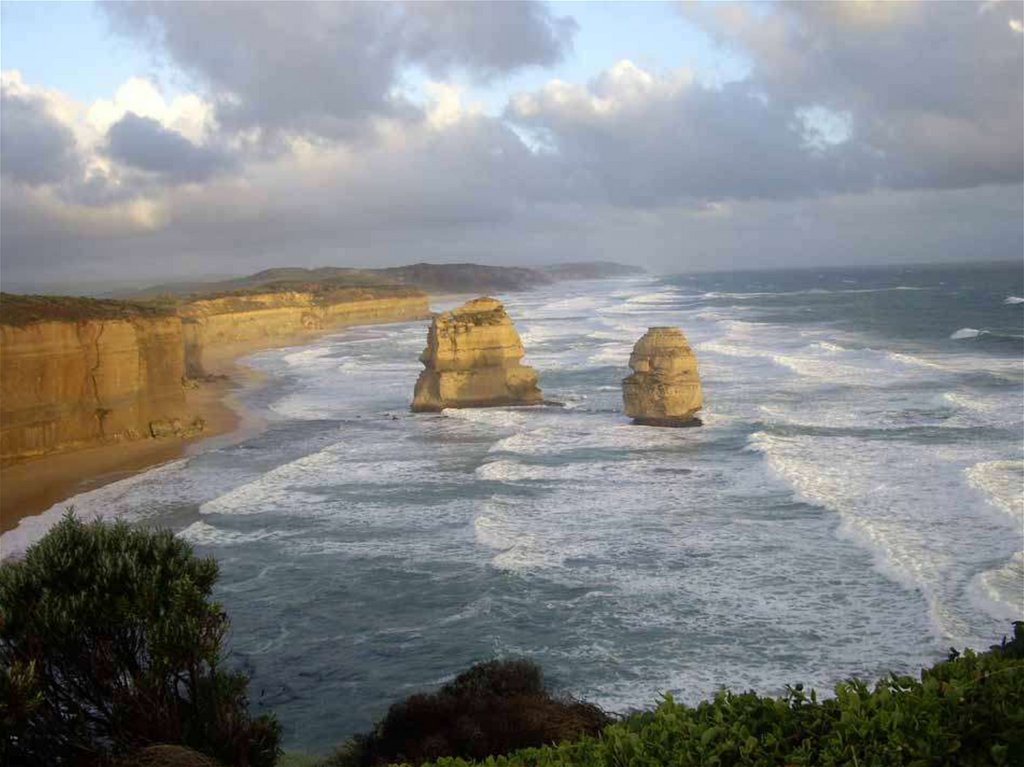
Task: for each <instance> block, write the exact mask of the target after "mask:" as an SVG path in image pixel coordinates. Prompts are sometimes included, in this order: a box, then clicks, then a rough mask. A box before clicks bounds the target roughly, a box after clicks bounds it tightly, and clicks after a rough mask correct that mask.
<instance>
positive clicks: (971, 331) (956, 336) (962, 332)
mask: <svg viewBox="0 0 1024 767" xmlns="http://www.w3.org/2000/svg"><path fill="white" fill-rule="evenodd" d="M984 332H985V331H984V330H977V329H975V328H960V329H959V330H957V331H956V332H954V333H953V334H952V335H950V338H951V339H952V340H954V341H961V340H963V339H965V338H977V337H978V336H980V335H981V334H982V333H984Z"/></svg>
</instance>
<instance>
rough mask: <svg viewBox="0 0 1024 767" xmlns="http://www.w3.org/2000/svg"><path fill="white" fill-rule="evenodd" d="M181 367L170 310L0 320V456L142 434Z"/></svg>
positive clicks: (176, 410) (179, 414)
mask: <svg viewBox="0 0 1024 767" xmlns="http://www.w3.org/2000/svg"><path fill="white" fill-rule="evenodd" d="M184 373H185V355H184V346H183V343H182V334H181V321H180V320H179V319H178V318H177V317H173V316H168V317H144V318H142V317H140V318H131V319H96V320H81V321H54V322H36V323H31V324H28V325H24V326H17V325H0V457H2V458H3V459H5V460H6V459H10V458H16V457H24V456H30V455H39V454H43V453H48V452H52V451H54V450H59V449H63V448H69V447H76V446H82V445H87V444H94V443H99V442H109V441H118V440H123V439H137V438H139V437H141V436H148V435H149V432H150V424H151V423H154V422H158V421H163V420H167V419H175V418H183V417H185V415H186V413H185V393H184V389H183V388H182V377H183V376H184ZM156 428H159V425H157V426H156Z"/></svg>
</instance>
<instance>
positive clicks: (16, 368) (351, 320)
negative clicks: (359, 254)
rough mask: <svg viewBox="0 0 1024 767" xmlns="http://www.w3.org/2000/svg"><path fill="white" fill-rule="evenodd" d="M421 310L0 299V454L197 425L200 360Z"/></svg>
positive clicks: (344, 302) (410, 306) (396, 301)
mask: <svg viewBox="0 0 1024 767" xmlns="http://www.w3.org/2000/svg"><path fill="white" fill-rule="evenodd" d="M426 316H429V307H428V303H427V296H426V294H424V293H422V292H420V291H416V290H412V289H410V288H401V287H399V288H366V289H361V288H360V289H343V290H331V291H322V290H321V291H315V290H310V291H308V292H304V291H279V292H268V293H258V294H247V295H237V296H221V297H215V298H208V299H203V300H195V301H190V302H186V303H182V304H177V305H172V306H165V307H161V306H160V305H148V306H146V305H138V304H130V303H124V302H119V301H96V300H90V299H78V298H64V297H43V296H12V295H8V294H4V295H3V296H2V297H0V461H2V462H3V463H5V464H6V463H9V462H11V461H14V460H21V459H24V458H31V457H34V456H42V455H48V454H50V453H54V452H59V451H66V450H73V449H77V448H83V447H88V446H93V445H109V444H114V443H119V442H126V441H132V440H136V439H142V438H167V437H189V436H192V435H194V434H196V433H198V432H199V431H201V430H202V428H203V422H202V420H201V419H197V418H196V416H195V414H194V413H192V412H190V408H189V406H188V404H187V398H186V394H187V391H186V389H187V387H191V386H194V385H195V381H194V379H196V378H202V377H204V376H206V375H208V374H211V373H220V372H223V370H221V369H218V367H217V365H211V363H210V360H211V359H213V360H223V359H226V358H227V357H228V356H230V355H228V354H227V353H226V352H227V351H228V350H230V352H231V353H243V352H245V351H249V350H253V349H256V348H259V347H261V346H268V345H272V344H277V343H287V342H288V341H289V340H296V339H297V338H298V337H300V336H302V335H303V334H308V333H311V332H313V331H318V330H323V329H328V328H331V327H338V326H342V325H347V324H358V323H372V322H394V321H400V320H409V319H418V318H422V317H426Z"/></svg>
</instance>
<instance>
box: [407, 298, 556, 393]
mask: <svg viewBox="0 0 1024 767" xmlns="http://www.w3.org/2000/svg"><path fill="white" fill-rule="evenodd" d="M524 353H525V352H524V350H523V343H522V341H520V339H519V334H518V333H517V332H516V329H515V326H514V325H513V324H512V320H511V319H509V316H508V314H506V313H505V307H504V306H502V304H501V301H498V300H497V299H495V298H486V297H485V298H475V299H473V300H472V301H469V302H467V303H465V304H463V305H462V306H460V307H459V308H458V309H453V310H452V311H450V312H443V313H441V314H438V315H436V316H435V317H434V320H433V322H431V323H430V330H429V331H428V332H427V348H426V349H425V350H424V351H423V354H421V355H420V361H421V362H422V363H423V365H424V366H425V367H426V370H424V371H423V372H422V373H420V377H419V379H418V380H417V381H416V391H415V393H414V394H413V400H412V409H413V412H430V411H438V410H442V409H444V408H446V407H494V406H498V405H536V404H539V403H541V402H542V401H543V395H542V394H541V391H540V388H539V387H538V386H537V371H535V370H534V369H533V368H531V367H527V366H526V365H521V364H520V362H519V361H520V360H521V359H522V358H523V354H524Z"/></svg>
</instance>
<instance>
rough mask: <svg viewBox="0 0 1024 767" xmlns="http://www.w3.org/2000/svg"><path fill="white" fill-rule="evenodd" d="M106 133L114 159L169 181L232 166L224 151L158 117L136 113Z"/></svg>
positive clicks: (198, 176) (189, 179)
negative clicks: (195, 141) (201, 142)
mask: <svg viewBox="0 0 1024 767" xmlns="http://www.w3.org/2000/svg"><path fill="white" fill-rule="evenodd" d="M107 135H108V147H107V152H108V154H109V155H110V156H111V157H112V158H113V159H115V160H117V161H119V162H121V163H123V164H125V165H128V166H131V167H132V168H136V169H139V170H143V171H148V172H150V173H157V174H160V175H161V176H163V177H164V178H165V179H166V180H167V181H169V182H196V181H205V180H206V179H208V178H210V177H211V176H213V175H215V174H216V173H220V172H222V171H225V170H227V169H228V168H230V167H232V165H233V161H232V160H231V158H230V157H229V156H228V155H227V154H226V153H225V152H222V151H218V150H216V149H211V148H209V147H204V146H197V145H196V144H193V143H192V142H191V141H189V140H188V139H187V138H185V137H184V136H182V135H181V134H180V133H177V132H176V131H173V130H169V129H167V128H165V127H163V126H162V125H161V124H160V123H159V122H157V121H156V120H153V119H152V118H149V117H140V116H139V115H137V114H135V113H134V112H129V113H128V114H126V115H125V116H124V117H122V118H121V119H120V120H119V121H118V122H116V123H114V125H112V126H111V127H110V130H109V132H108V134H107Z"/></svg>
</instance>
